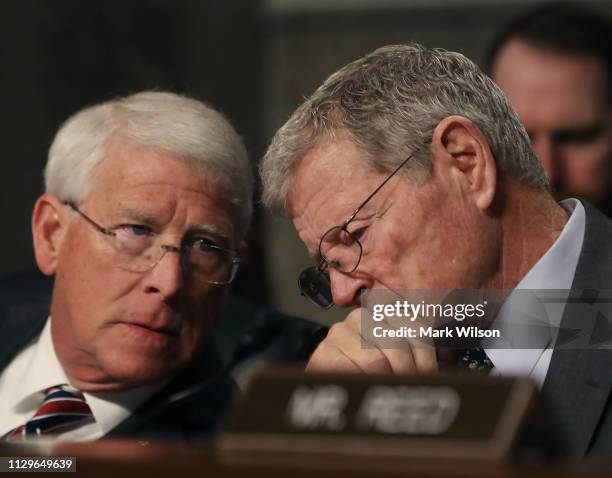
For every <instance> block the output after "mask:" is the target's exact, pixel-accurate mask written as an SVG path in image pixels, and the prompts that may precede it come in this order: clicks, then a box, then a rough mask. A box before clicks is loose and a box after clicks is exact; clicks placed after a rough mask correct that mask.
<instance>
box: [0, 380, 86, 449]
mask: <svg viewBox="0 0 612 478" xmlns="http://www.w3.org/2000/svg"><path fill="white" fill-rule="evenodd" d="M93 420H94V417H93V415H92V413H91V409H90V408H89V405H87V402H85V397H84V396H83V394H82V393H81V392H79V391H78V390H77V389H76V388H73V387H71V386H70V385H56V386H54V387H50V388H47V389H46V390H45V398H44V400H43V402H42V404H41V406H40V407H39V408H38V410H37V411H36V413H35V414H34V416H33V417H32V418H30V419H29V420H28V421H27V422H26V423H25V424H23V425H20V426H18V427H17V428H15V429H14V430H11V431H10V432H8V433H7V434H6V435H4V436H3V437H2V440H4V441H17V440H20V439H21V440H24V439H29V438H32V437H36V436H41V435H54V434H59V433H63V432H65V431H68V430H70V429H72V428H77V427H79V426H81V425H84V424H87V423H91V422H92V421H93Z"/></svg>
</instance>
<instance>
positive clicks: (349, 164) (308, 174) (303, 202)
mask: <svg viewBox="0 0 612 478" xmlns="http://www.w3.org/2000/svg"><path fill="white" fill-rule="evenodd" d="M382 176H384V174H383V173H379V172H375V171H372V169H371V168H370V167H369V165H368V163H367V161H366V157H365V153H364V152H363V151H361V150H360V149H359V148H357V147H356V146H355V145H354V144H353V143H352V142H351V141H349V140H348V139H346V138H337V139H336V140H334V141H329V142H327V143H326V144H322V145H319V146H317V147H315V148H313V149H311V150H310V151H308V152H307V153H306V154H305V155H304V156H303V158H302V159H301V161H300V162H299V163H298V164H297V166H296V167H295V169H294V171H293V175H292V178H291V181H290V183H289V188H288V193H287V214H288V216H289V219H290V220H291V221H292V222H293V224H294V226H295V227H296V229H297V230H298V233H299V234H300V235H302V234H307V235H310V234H311V233H312V234H313V235H314V236H318V235H320V234H322V233H323V232H324V231H325V230H327V229H329V228H330V227H332V226H335V225H338V224H340V223H342V222H343V221H344V220H346V218H347V217H348V215H350V214H351V213H352V212H353V211H354V210H355V208H356V207H357V206H358V205H359V204H360V203H361V202H362V201H363V200H364V199H365V198H366V197H367V196H368V195H369V193H370V192H371V191H372V190H373V189H374V188H375V187H376V185H378V183H379V182H380V180H381V177H382ZM302 239H304V238H302Z"/></svg>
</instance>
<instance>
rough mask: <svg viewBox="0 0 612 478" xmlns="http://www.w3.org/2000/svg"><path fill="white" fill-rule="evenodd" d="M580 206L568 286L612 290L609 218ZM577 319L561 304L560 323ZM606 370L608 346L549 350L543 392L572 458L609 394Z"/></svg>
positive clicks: (611, 355) (587, 439)
mask: <svg viewBox="0 0 612 478" xmlns="http://www.w3.org/2000/svg"><path fill="white" fill-rule="evenodd" d="M584 206H585V209H586V227H585V236H584V242H583V245H582V251H581V253H580V259H579V261H578V265H577V267H576V274H575V276H574V282H573V284H572V289H573V290H582V289H612V280H611V274H610V268H611V267H612V244H611V243H610V238H612V223H611V222H610V221H609V220H608V219H607V218H606V217H604V216H603V215H602V214H601V213H599V212H598V211H597V210H595V209H594V208H592V207H591V206H589V205H588V204H584ZM580 319H581V318H580V317H573V316H572V314H571V310H569V309H568V308H566V311H565V312H564V315H563V319H562V321H561V327H562V328H572V322H575V321H576V320H580ZM611 371H612V350H605V349H601V350H570V349H567V350H565V349H555V351H554V352H553V356H552V360H551V363H550V368H549V370H548V373H547V375H546V380H545V382H544V387H543V394H544V397H545V399H547V403H549V404H550V405H551V406H552V407H553V410H554V414H555V418H556V420H557V422H558V423H557V424H558V426H559V428H560V431H561V433H562V435H563V437H564V438H565V440H566V442H567V443H566V445H567V448H568V452H569V454H570V455H571V457H572V458H582V457H583V456H584V455H585V454H586V453H587V452H588V450H589V446H590V444H591V443H592V441H593V438H594V434H595V432H596V429H597V425H598V423H599V422H600V419H601V416H602V412H603V410H604V408H605V405H606V402H607V400H608V397H609V395H610V387H611V382H612V380H611V378H612V373H611Z"/></svg>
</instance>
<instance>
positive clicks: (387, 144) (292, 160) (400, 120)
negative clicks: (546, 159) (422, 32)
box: [260, 44, 548, 210]
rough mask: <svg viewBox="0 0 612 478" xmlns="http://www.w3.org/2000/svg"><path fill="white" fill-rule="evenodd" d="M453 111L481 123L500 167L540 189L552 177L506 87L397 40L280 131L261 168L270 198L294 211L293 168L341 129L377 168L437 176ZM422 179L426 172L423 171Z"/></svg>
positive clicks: (460, 60)
mask: <svg viewBox="0 0 612 478" xmlns="http://www.w3.org/2000/svg"><path fill="white" fill-rule="evenodd" d="M452 115H460V116H463V117H465V118H468V119H470V120H471V121H473V122H474V123H475V124H476V125H477V126H478V127H479V128H480V130H481V131H482V133H483V134H484V136H485V137H486V139H487V141H488V143H489V146H490V148H491V151H492V153H493V156H494V158H495V161H496V164H497V166H498V168H499V170H500V171H503V172H505V173H507V174H508V175H509V176H511V177H513V178H515V179H517V180H519V181H521V182H523V183H525V184H529V185H531V186H533V187H536V188H541V189H548V180H547V178H546V174H545V172H544V169H543V168H542V166H541V164H540V161H539V160H538V158H537V156H536V155H535V153H534V152H533V150H532V148H531V144H530V141H529V137H528V135H527V132H526V131H525V128H524V127H523V125H522V124H521V122H520V120H519V119H518V116H517V115H516V113H515V112H514V110H512V108H511V107H510V105H509V103H508V101H507V100H506V98H505V97H504V95H503V93H502V92H501V90H500V89H499V88H498V87H497V86H496V85H495V83H493V81H491V79H490V78H488V77H487V76H486V75H485V74H484V73H483V72H482V71H481V70H480V69H479V68H478V67H477V66H476V65H475V64H474V63H473V62H472V61H470V60H469V59H467V58H466V57H465V56H463V55H461V54H459V53H455V52H448V51H445V50H441V49H433V50H431V49H427V48H425V47H423V46H421V45H418V44H411V45H391V46H386V47H383V48H379V49H378V50H376V51H374V52H373V53H370V54H368V55H366V56H364V57H362V58H360V59H359V60H357V61H354V62H352V63H349V64H348V65H346V66H344V67H343V68H341V69H340V70H338V71H337V72H336V73H334V74H333V75H331V76H330V77H329V78H328V79H327V80H326V81H325V82H324V83H323V85H321V86H320V87H319V88H318V89H317V90H316V91H315V92H314V93H313V94H312V96H311V97H310V98H308V99H307V100H306V101H305V102H304V103H303V104H302V105H301V106H300V107H298V109H297V110H296V111H295V112H294V113H293V114H292V115H291V117H290V118H289V120H288V121H287V122H286V123H285V124H284V126H283V127H282V128H280V130H279V131H278V132H277V133H276V135H275V136H274V138H273V139H272V143H271V145H270V147H269V148H268V151H267V153H266V155H265V156H264V159H263V161H262V164H261V167H260V173H261V178H262V183H263V197H262V201H263V203H264V204H265V205H266V206H268V207H271V208H273V209H281V210H282V209H284V208H286V199H287V192H288V189H289V187H290V182H291V180H292V175H293V172H294V171H295V168H296V166H297V164H298V163H299V161H300V160H301V159H302V158H303V157H304V155H305V154H306V153H307V152H308V151H309V150H310V149H311V148H313V147H315V146H316V145H317V144H319V143H320V142H321V141H322V140H326V139H327V140H329V139H333V138H334V135H336V134H337V133H339V132H345V133H347V134H348V136H349V138H350V139H351V140H352V141H353V142H354V143H355V145H357V146H358V147H360V148H361V149H362V150H363V151H364V153H365V158H366V159H365V160H366V161H367V162H368V165H369V166H370V167H371V168H372V169H373V170H376V171H384V170H386V171H390V170H392V169H395V167H397V166H398V165H399V164H400V163H401V162H402V161H403V160H404V159H405V158H406V156H407V154H409V153H410V152H413V151H415V150H416V151H417V154H415V157H414V158H413V159H412V160H411V161H409V162H408V164H407V169H413V170H421V171H424V172H426V173H427V175H428V174H429V172H430V171H431V157H430V155H429V148H428V147H424V146H427V145H428V144H430V142H431V139H432V136H433V132H434V129H435V128H436V126H437V125H438V123H439V122H440V121H441V120H442V119H444V118H446V117H448V116H452ZM421 177H422V175H421Z"/></svg>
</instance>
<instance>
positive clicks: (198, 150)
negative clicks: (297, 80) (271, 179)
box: [45, 91, 253, 238]
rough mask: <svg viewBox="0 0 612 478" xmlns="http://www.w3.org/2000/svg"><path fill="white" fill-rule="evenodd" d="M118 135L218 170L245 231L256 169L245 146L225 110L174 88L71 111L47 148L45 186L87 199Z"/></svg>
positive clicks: (60, 194)
mask: <svg viewBox="0 0 612 478" xmlns="http://www.w3.org/2000/svg"><path fill="white" fill-rule="evenodd" d="M114 138H121V140H127V141H128V142H131V143H133V144H136V145H139V146H144V147H147V148H151V149H153V150H155V151H160V152H165V153H169V154H172V155H175V156H177V157H179V158H181V159H184V160H186V161H190V162H193V163H194V164H195V165H197V166H198V168H199V169H200V170H201V171H202V172H203V173H204V174H214V175H216V177H215V180H218V181H219V182H220V184H221V187H222V188H223V191H224V193H225V194H227V195H228V199H229V200H230V202H231V203H232V205H233V207H234V210H235V215H236V220H237V222H238V224H237V226H238V231H237V232H238V234H237V235H238V237H239V238H241V237H243V235H244V233H245V232H246V229H247V228H248V224H249V222H250V219H251V214H252V209H253V206H252V195H253V172H252V168H251V164H250V162H249V159H248V155H247V152H246V148H245V147H244V144H243V142H242V140H241V138H240V136H238V133H236V131H235V130H234V128H233V127H232V125H231V124H230V123H229V121H228V120H227V119H226V118H225V117H224V116H223V115H222V114H221V113H219V112H217V111H215V110H214V109H212V108H211V107H209V106H207V105H205V104H204V103H202V102H200V101H197V100H195V99H192V98H188V97H186V96H181V95H177V94H174V93H168V92H160V91H145V92H141V93H136V94H133V95H130V96H127V97H125V98H119V99H115V100H111V101H108V102H105V103H101V104H98V105H94V106H91V107H88V108H85V109H83V110H81V111H79V112H77V113H76V114H75V115H73V116H72V117H70V118H69V119H68V120H67V121H66V122H65V123H64V124H63V125H62V127H61V128H60V130H59V131H58V132H57V134H56V136H55V139H54V140H53V144H52V145H51V148H50V150H49V158H48V161H47V165H46V168H45V189H46V191H47V192H48V193H51V194H53V195H55V196H57V197H58V198H59V199H61V200H63V201H73V202H76V203H78V202H81V201H82V200H84V199H85V198H86V197H87V195H88V194H89V192H90V189H91V181H92V172H93V170H94V168H95V167H96V165H98V164H99V163H100V161H102V159H103V158H104V157H105V154H106V150H107V147H108V145H109V143H110V140H111V139H114Z"/></svg>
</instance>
